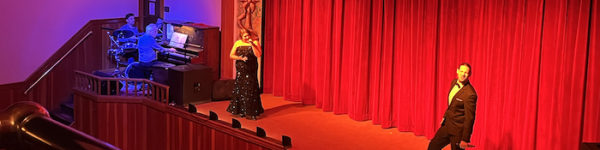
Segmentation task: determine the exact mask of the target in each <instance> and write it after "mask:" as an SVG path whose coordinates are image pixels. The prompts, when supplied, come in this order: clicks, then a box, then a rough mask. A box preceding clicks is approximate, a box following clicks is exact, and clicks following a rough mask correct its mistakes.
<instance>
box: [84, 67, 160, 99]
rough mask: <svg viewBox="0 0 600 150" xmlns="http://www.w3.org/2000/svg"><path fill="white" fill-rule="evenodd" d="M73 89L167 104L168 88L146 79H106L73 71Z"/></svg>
mask: <svg viewBox="0 0 600 150" xmlns="http://www.w3.org/2000/svg"><path fill="white" fill-rule="evenodd" d="M73 88H75V89H78V90H81V91H86V92H91V93H96V94H97V95H115V96H138V97H146V98H148V99H151V100H154V101H158V102H162V103H168V102H169V101H168V99H169V86H166V85H163V84H160V83H156V82H154V81H150V80H147V79H134V78H106V77H99V76H95V75H92V74H89V73H86V72H82V71H75V86H74V87H73Z"/></svg>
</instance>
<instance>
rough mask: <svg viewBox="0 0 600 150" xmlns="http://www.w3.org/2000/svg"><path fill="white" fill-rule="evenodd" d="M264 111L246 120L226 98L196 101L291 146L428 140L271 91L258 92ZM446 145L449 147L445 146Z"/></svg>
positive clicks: (408, 144)
mask: <svg viewBox="0 0 600 150" xmlns="http://www.w3.org/2000/svg"><path fill="white" fill-rule="evenodd" d="M261 97H262V102H263V107H264V109H265V113H264V114H262V115H261V116H260V118H259V119H258V120H248V119H244V118H240V117H236V116H233V115H231V114H229V113H228V112H227V111H225V109H226V108H227V106H228V105H229V101H218V102H210V103H204V104H197V105H196V108H197V110H198V113H202V114H208V113H209V111H210V110H212V111H214V112H216V113H217V114H218V116H219V120H223V121H226V122H229V123H231V118H236V119H237V120H239V121H240V122H241V124H242V128H245V129H249V130H252V131H256V127H257V126H260V127H261V128H263V129H265V131H266V134H267V136H269V137H272V138H275V139H278V140H281V136H282V135H287V136H290V137H291V138H292V147H291V148H290V149H292V150H305V149H306V150H312V149H344V150H351V149H356V150H359V149H360V150H361V149H377V150H380V149H381V150H383V149H427V144H429V140H427V138H425V137H424V136H415V135H414V134H413V133H412V132H400V131H398V129H396V128H389V129H383V128H381V126H380V125H373V123H372V122H371V121H355V120H352V119H350V118H349V117H348V115H336V114H333V113H332V112H323V110H322V109H320V108H316V107H315V106H314V105H302V104H301V103H298V102H291V101H286V100H284V99H283V98H282V97H275V96H273V95H272V94H263V95H261ZM446 149H449V147H446Z"/></svg>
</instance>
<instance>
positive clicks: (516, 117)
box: [264, 0, 600, 149]
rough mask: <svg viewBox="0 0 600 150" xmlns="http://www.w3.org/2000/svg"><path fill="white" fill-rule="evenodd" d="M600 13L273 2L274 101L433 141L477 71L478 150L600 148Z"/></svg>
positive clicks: (583, 4)
mask: <svg viewBox="0 0 600 150" xmlns="http://www.w3.org/2000/svg"><path fill="white" fill-rule="evenodd" d="M595 3H597V1H590V0H571V1H565V0H561V1H544V0H514V1H505V0H371V1H351V0H349V1H345V0H301V1H298V0H267V1H266V6H265V13H266V14H265V17H266V18H265V27H266V29H265V39H266V40H265V44H264V47H265V48H264V49H265V52H264V53H265V54H264V58H265V63H267V64H265V72H264V74H265V81H264V83H265V85H264V91H265V92H266V93H273V94H274V95H276V96H283V97H285V98H286V99H288V100H292V101H300V102H303V103H305V104H315V105H316V106H317V107H319V108H322V109H323V110H324V111H333V112H334V113H335V114H348V115H349V117H350V118H352V119H355V120H372V121H373V123H374V124H380V125H382V127H384V128H389V127H395V128H397V129H398V130H401V131H411V132H414V133H415V134H416V135H424V136H427V137H428V138H431V137H433V135H434V134H435V131H436V130H437V129H438V128H439V126H440V124H439V123H440V121H441V118H442V115H443V113H444V111H445V109H446V107H447V101H446V100H447V94H448V90H449V85H450V81H451V80H452V79H453V78H455V77H456V74H455V70H456V68H457V67H458V66H457V65H458V64H460V63H461V62H469V63H470V64H471V65H472V67H473V69H472V71H473V73H472V77H471V82H472V83H473V85H474V87H475V89H476V90H477V93H478V95H479V100H478V104H477V111H476V114H477V118H476V121H475V128H474V134H473V136H472V141H473V144H474V145H476V146H477V147H476V149H577V148H578V147H579V142H581V141H582V133H585V134H583V135H585V136H584V138H583V139H585V140H590V141H598V139H600V133H599V132H598V131H600V130H599V129H598V124H600V122H598V121H597V120H600V119H599V118H600V117H599V113H598V109H599V108H598V107H600V106H598V103H600V100H599V99H600V96H598V93H600V92H599V91H598V89H600V87H598V86H600V83H599V82H598V81H599V80H600V79H598V78H599V77H598V76H599V75H598V70H600V69H598V67H599V66H600V65H599V64H598V54H597V53H598V52H597V51H598V48H597V47H598V46H597V45H596V44H589V43H594V41H595V42H596V43H597V42H598V31H597V30H598V29H597V28H598V27H597V26H598V23H597V22H598V20H599V18H598V17H597V14H598V13H597V12H598V5H597V4H595ZM590 4H593V5H590ZM590 23H591V25H590ZM588 37H589V38H588ZM588 46H589V48H588ZM268 63H272V64H268ZM586 73H587V74H586ZM586 77H587V78H586ZM586 93H587V94H586ZM584 95H586V96H584ZM445 99H446V100H445ZM584 102H585V103H587V104H586V105H583V103H584ZM589 105H592V106H589ZM584 106H585V108H584ZM584 113H585V115H584ZM583 118H585V119H583ZM590 119H592V120H590ZM588 120H590V121H588ZM582 127H583V128H582ZM587 131H592V132H591V133H588V132H587Z"/></svg>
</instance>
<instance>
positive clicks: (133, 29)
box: [119, 13, 140, 42]
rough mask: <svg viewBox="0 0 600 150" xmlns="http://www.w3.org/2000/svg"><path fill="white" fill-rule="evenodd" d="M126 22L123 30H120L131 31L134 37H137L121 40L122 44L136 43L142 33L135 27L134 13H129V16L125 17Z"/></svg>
mask: <svg viewBox="0 0 600 150" xmlns="http://www.w3.org/2000/svg"><path fill="white" fill-rule="evenodd" d="M125 21H126V22H127V24H125V25H123V26H122V27H121V28H119V30H128V31H131V32H133V35H135V36H131V37H125V39H119V41H120V42H135V40H136V39H137V36H139V35H140V32H139V30H138V28H137V27H135V26H134V24H135V16H134V15H133V13H128V14H127V15H125ZM119 38H121V37H119Z"/></svg>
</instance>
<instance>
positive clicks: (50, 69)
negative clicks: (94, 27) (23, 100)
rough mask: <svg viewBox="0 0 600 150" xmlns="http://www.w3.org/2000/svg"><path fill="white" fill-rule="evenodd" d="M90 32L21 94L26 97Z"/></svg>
mask: <svg viewBox="0 0 600 150" xmlns="http://www.w3.org/2000/svg"><path fill="white" fill-rule="evenodd" d="M92 33H93V32H92V31H89V32H88V33H87V34H86V35H85V36H84V37H83V38H81V39H79V41H78V42H77V44H75V45H74V46H73V47H71V49H69V51H67V53H65V54H64V55H62V57H60V59H58V60H57V61H56V62H54V64H53V65H52V66H51V67H50V68H48V69H46V71H44V73H43V74H42V75H41V76H40V77H38V78H37V80H35V82H33V83H32V84H31V85H29V86H28V88H27V89H25V92H24V93H23V94H25V95H27V93H28V92H29V90H31V88H33V87H34V86H35V85H36V84H37V83H38V82H40V80H42V78H44V77H45V76H46V75H47V74H48V73H49V72H50V71H52V69H54V67H56V65H58V64H60V62H61V61H62V60H63V59H65V57H67V55H69V54H71V52H72V51H73V50H74V49H75V48H76V47H77V46H79V44H81V42H83V40H85V39H87V38H88V37H89V36H90V35H92Z"/></svg>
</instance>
